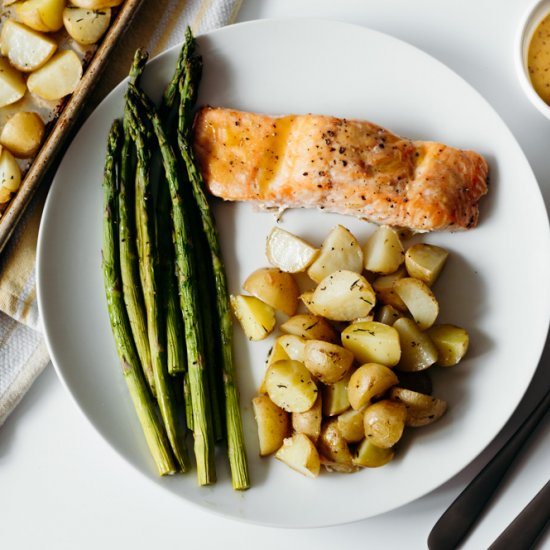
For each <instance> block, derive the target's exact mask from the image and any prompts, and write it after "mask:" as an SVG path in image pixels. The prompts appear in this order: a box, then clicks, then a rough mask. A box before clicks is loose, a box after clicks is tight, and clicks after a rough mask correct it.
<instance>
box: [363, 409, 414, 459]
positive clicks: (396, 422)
mask: <svg viewBox="0 0 550 550" xmlns="http://www.w3.org/2000/svg"><path fill="white" fill-rule="evenodd" d="M406 418H407V409H406V407H405V405H404V404H403V403H399V402H396V401H389V400H388V399H383V400H382V401H377V402H376V403H373V404H372V405H369V406H368V407H367V408H366V409H365V413H364V415H363V423H364V427H365V436H366V438H367V439H368V440H369V441H370V442H371V443H373V444H374V445H376V446H377V447H381V448H382V449H389V448H390V447H393V446H394V445H395V444H396V443H397V442H398V441H399V440H400V439H401V436H402V435H403V430H404V429H405V420H406Z"/></svg>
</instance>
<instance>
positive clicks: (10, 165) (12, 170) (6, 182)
mask: <svg viewBox="0 0 550 550" xmlns="http://www.w3.org/2000/svg"><path fill="white" fill-rule="evenodd" d="M20 185H21V169H20V168H19V164H17V161H16V160H15V158H14V157H13V155H12V154H11V153H10V152H9V151H8V150H7V149H2V153H0V188H1V189H6V190H7V191H9V192H10V193H14V192H15V191H17V190H18V189H19V186H20Z"/></svg>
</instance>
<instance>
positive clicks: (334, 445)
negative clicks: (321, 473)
mask: <svg viewBox="0 0 550 550" xmlns="http://www.w3.org/2000/svg"><path fill="white" fill-rule="evenodd" d="M317 447H318V449H319V454H320V455H321V457H322V458H323V459H324V460H321V462H322V463H323V464H325V465H326V466H327V467H328V468H329V469H333V470H337V471H340V472H353V471H355V470H356V469H357V467H356V466H355V465H354V464H353V455H352V454H351V451H350V449H349V447H348V442H347V441H346V440H345V439H344V438H343V437H342V434H341V433H340V430H339V429H338V422H337V420H336V419H331V420H328V421H327V422H325V423H324V424H323V427H322V428H321V437H320V438H319V442H318V444H317Z"/></svg>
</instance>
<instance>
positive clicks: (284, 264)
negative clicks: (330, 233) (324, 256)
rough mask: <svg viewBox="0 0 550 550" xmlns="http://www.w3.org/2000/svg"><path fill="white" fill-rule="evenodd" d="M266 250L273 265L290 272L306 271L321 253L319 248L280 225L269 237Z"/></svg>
mask: <svg viewBox="0 0 550 550" xmlns="http://www.w3.org/2000/svg"><path fill="white" fill-rule="evenodd" d="M265 252H266V256H267V259H268V261H269V263H270V264H271V265H274V266H275V267H278V268H279V269H280V270H281V271H287V272H288V273H298V272H300V271H305V270H306V269H307V268H308V267H309V266H310V264H311V263H312V262H313V260H315V258H316V257H317V255H318V254H319V250H318V249H317V248H315V247H314V246H312V245H311V244H309V243H308V242H306V241H304V240H303V239H301V238H300V237H297V236H296V235H293V234H292V233H290V232H288V231H285V230H284V229H280V228H279V227H275V228H273V230H272V231H271V233H270V234H269V236H268V237H267V242H266V247H265Z"/></svg>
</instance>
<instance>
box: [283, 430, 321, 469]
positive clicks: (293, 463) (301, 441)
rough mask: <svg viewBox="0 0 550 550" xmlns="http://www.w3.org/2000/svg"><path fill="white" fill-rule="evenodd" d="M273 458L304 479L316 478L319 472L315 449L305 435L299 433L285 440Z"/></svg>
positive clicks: (317, 456)
mask: <svg viewBox="0 0 550 550" xmlns="http://www.w3.org/2000/svg"><path fill="white" fill-rule="evenodd" d="M275 458H277V459H279V460H280V461H281V462H283V463H285V464H286V465H287V466H290V467H291V468H292V469H293V470H296V471H297V472H300V473H301V474H303V475H305V476H306V477H313V478H314V477H317V476H318V475H319V472H320V471H321V461H320V458H319V453H318V451H317V448H316V447H315V445H314V444H313V442H312V441H311V440H310V439H309V438H308V437H307V435H304V434H301V433H295V434H294V435H293V436H292V437H288V438H286V439H285V440H284V442H283V446H282V447H281V448H280V449H279V450H278V451H277V452H276V453H275Z"/></svg>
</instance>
